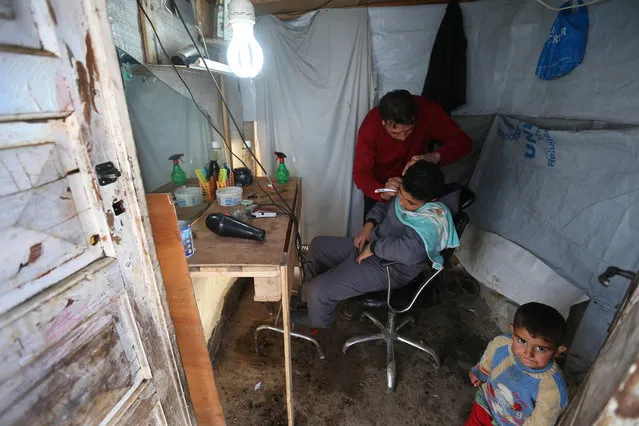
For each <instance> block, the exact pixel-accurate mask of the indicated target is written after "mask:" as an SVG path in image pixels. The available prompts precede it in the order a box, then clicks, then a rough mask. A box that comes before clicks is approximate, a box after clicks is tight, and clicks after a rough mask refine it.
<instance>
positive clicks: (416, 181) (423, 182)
mask: <svg viewBox="0 0 639 426" xmlns="http://www.w3.org/2000/svg"><path fill="white" fill-rule="evenodd" d="M445 183H446V180H445V179H444V174H443V173H442V171H441V170H440V169H439V167H437V165H435V164H433V163H429V162H428V161H425V160H420V161H418V162H416V163H415V164H413V165H412V166H410V167H409V168H408V170H406V173H405V174H404V177H402V186H403V187H404V191H406V192H408V193H409V194H410V195H412V196H413V197H414V198H416V199H418V200H419V201H426V202H428V201H431V200H433V199H435V198H437V197H438V196H439V195H440V194H441V193H442V191H443V189H444V184H445Z"/></svg>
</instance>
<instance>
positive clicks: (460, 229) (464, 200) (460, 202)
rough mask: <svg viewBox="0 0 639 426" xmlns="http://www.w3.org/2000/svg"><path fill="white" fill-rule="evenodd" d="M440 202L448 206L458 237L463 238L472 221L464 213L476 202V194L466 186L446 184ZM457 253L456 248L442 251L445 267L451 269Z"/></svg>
mask: <svg viewBox="0 0 639 426" xmlns="http://www.w3.org/2000/svg"><path fill="white" fill-rule="evenodd" d="M439 201H441V202H442V203H444V204H446V206H447V207H448V208H449V210H450V212H451V214H452V215H453V222H454V223H455V230H456V231H457V235H458V236H459V237H460V238H461V236H462V234H463V233H464V230H465V229H466V225H468V222H469V221H470V217H469V216H468V214H467V213H466V212H465V211H464V210H465V209H467V208H468V207H470V206H471V205H472V204H473V203H474V202H475V193H474V192H473V191H472V190H471V189H470V188H468V187H467V186H465V185H462V184H459V183H449V184H446V186H445V187H444V190H443V191H442V195H441V196H440V197H439ZM454 252H455V249H454V248H448V249H445V250H444V251H442V257H443V258H444V267H446V268H449V267H450V266H451V264H450V259H451V258H452V257H453V253H454Z"/></svg>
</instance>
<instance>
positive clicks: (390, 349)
mask: <svg viewBox="0 0 639 426" xmlns="http://www.w3.org/2000/svg"><path fill="white" fill-rule="evenodd" d="M362 317H363V318H368V319H369V320H370V321H371V322H372V323H373V324H375V325H376V326H377V327H379V329H380V331H381V333H377V334H372V335H369V336H359V337H353V338H350V339H348V340H347V341H346V343H344V347H343V348H342V351H343V352H344V353H346V351H347V350H348V349H349V348H350V347H351V346H353V345H356V344H358V343H363V342H373V341H377V340H384V341H386V387H387V389H388V390H389V391H392V390H393V389H394V388H395V377H396V375H395V373H396V368H395V342H396V341H397V342H402V343H406V344H407V345H409V346H412V347H413V348H415V349H419V350H420V351H423V352H426V353H427V354H428V355H430V356H431V358H433V361H435V364H436V365H438V366H439V357H438V356H437V354H436V353H435V351H434V350H433V349H432V348H430V347H428V346H426V345H422V344H421V343H417V342H414V341H412V340H410V339H407V338H405V337H403V336H400V335H399V334H398V332H399V330H401V329H402V328H403V327H404V326H405V325H407V324H409V323H415V319H414V318H412V317H405V318H404V319H403V320H402V321H401V322H400V323H399V325H397V326H396V325H395V322H396V320H397V314H395V313H394V312H389V313H388V324H386V325H384V324H382V323H381V322H380V321H379V320H378V319H377V318H375V317H374V316H373V315H371V314H370V313H368V312H363V313H362Z"/></svg>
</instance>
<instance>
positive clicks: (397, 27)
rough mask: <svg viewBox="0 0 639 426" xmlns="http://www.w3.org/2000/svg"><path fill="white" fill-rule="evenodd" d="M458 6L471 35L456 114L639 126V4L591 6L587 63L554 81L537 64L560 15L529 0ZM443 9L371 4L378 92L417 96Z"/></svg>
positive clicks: (617, 0) (617, 1)
mask: <svg viewBox="0 0 639 426" xmlns="http://www.w3.org/2000/svg"><path fill="white" fill-rule="evenodd" d="M555 3H556V2H555ZM461 8H462V13H463V15H464V27H465V30H466V38H467V39H468V82H467V91H468V92H467V98H468V102H467V105H466V106H464V107H461V108H459V109H457V110H455V111H454V114H455V115H480V114H494V113H496V112H498V113H502V114H508V115H527V116H531V117H562V118H576V119H593V120H606V121H611V122H615V123H633V124H639V114H637V105H638V104H639V54H638V52H639V26H638V25H637V19H639V2H637V1H634V0H609V1H604V2H600V3H598V4H595V5H593V6H590V7H588V12H589V16H590V28H589V33H588V44H587V46H586V54H585V57H584V61H583V63H582V64H581V65H580V66H579V67H577V68H576V69H575V70H574V71H572V72H571V73H570V74H568V75H566V76H564V77H561V78H559V79H557V80H554V81H542V80H540V79H538V78H537V77H536V76H535V69H536V66H537V61H538V60H539V55H540V53H541V50H542V48H543V45H544V42H545V41H546V39H547V37H548V32H549V31H550V27H551V26H552V23H553V22H554V20H555V17H556V15H557V12H553V11H551V10H548V9H546V8H544V7H543V6H541V5H540V4H539V3H537V2H535V1H532V0H526V1H511V0H482V1H478V2H470V3H462V4H461ZM445 9H446V6H445V5H425V6H405V7H379V8H370V9H369V17H370V26H371V43H372V52H373V71H374V72H375V73H377V75H378V91H379V94H380V95H382V94H384V93H386V92H388V91H390V90H393V89H407V90H409V91H410V92H412V93H416V94H420V93H421V91H422V87H423V85H424V79H425V78H426V71H427V70H428V62H429V58H430V51H431V49H432V47H433V43H434V41H435V36H436V34H437V30H438V29H439V24H440V22H441V19H442V17H443V16H444V11H445Z"/></svg>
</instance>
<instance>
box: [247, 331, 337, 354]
mask: <svg viewBox="0 0 639 426" xmlns="http://www.w3.org/2000/svg"><path fill="white" fill-rule="evenodd" d="M262 330H271V331H277V332H278V333H282V334H284V330H283V329H281V328H279V327H275V326H272V325H260V326H259V327H257V328H256V329H255V333H254V338H255V352H256V353H258V354H259V353H260V347H259V344H258V341H257V336H258V333H259V332H260V331H262ZM291 337H297V338H299V339H303V340H306V341H307V342H311V343H312V344H314V345H315V349H317V353H318V354H319V357H320V359H324V358H325V356H324V352H323V351H322V347H321V346H320V344H319V342H318V341H317V340H315V339H313V338H312V337H309V336H307V335H305V334H300V333H296V332H294V331H291Z"/></svg>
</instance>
